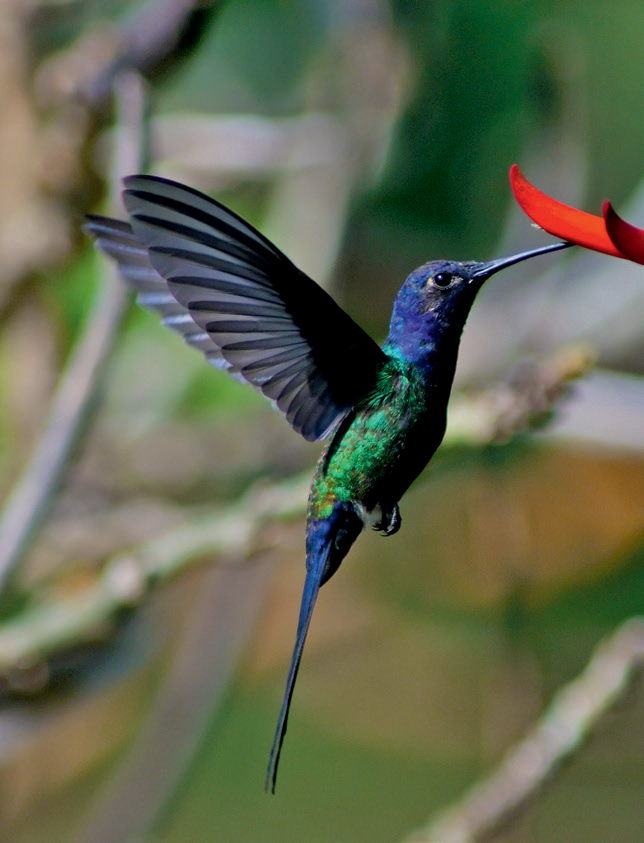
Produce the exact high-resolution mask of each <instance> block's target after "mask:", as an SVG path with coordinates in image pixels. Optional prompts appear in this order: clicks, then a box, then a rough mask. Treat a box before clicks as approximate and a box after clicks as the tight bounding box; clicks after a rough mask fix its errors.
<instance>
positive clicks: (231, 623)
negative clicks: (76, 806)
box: [74, 563, 272, 843]
mask: <svg viewBox="0 0 644 843" xmlns="http://www.w3.org/2000/svg"><path fill="white" fill-rule="evenodd" d="M271 571H272V566H270V565H267V564H265V563H260V564H253V565H247V566H244V567H243V568H240V567H230V566H226V567H217V568H211V569H209V570H206V571H204V575H203V576H202V578H201V580H200V583H199V594H198V596H197V598H196V599H195V600H194V602H193V604H192V606H191V611H190V616H189V618H188V620H187V623H186V624H185V625H184V627H183V628H182V630H181V634H180V638H179V641H178V642H177V646H176V647H175V648H174V654H173V658H172V663H171V665H170V667H169V670H168V671H167V674H166V676H165V677H164V681H163V685H162V687H161V689H160V691H159V694H158V696H157V699H156V700H155V703H154V706H153V707H152V710H151V711H150V713H149V714H148V715H147V716H146V719H145V724H144V726H143V729H142V732H141V734H140V735H139V736H138V738H137V739H136V742H135V744H134V746H133V747H132V749H131V751H130V752H129V753H128V756H127V757H126V758H125V760H124V762H123V763H122V764H121V765H119V767H118V770H117V771H116V773H115V775H114V777H113V779H112V781H110V782H109V783H108V785H107V787H106V788H105V790H104V792H103V793H101V794H100V796H99V801H98V804H97V805H96V806H95V807H94V808H93V810H91V811H90V815H89V818H88V820H87V822H86V824H85V825H84V826H83V827H82V829H81V832H80V834H79V835H78V837H76V838H74V839H75V840H76V841H77V843H113V841H115V840H144V839H148V836H151V837H154V830H155V827H156V826H157V825H158V824H159V821H160V819H161V816H162V813H163V811H164V808H165V806H167V805H168V802H169V800H170V799H171V797H172V795H173V793H174V792H175V791H176V788H177V786H178V785H179V784H180V782H181V779H182V776H183V775H184V774H185V772H186V767H187V766H188V764H189V763H190V760H191V759H192V758H193V757H194V754H195V751H196V750H197V748H198V747H199V745H200V742H201V740H202V738H203V733H204V731H205V729H206V728H207V726H208V724H209V722H210V721H211V718H212V715H213V711H214V710H215V708H216V707H217V706H218V704H219V703H220V701H221V699H222V697H223V693H224V691H225V689H226V687H227V686H228V684H229V682H230V680H231V677H232V674H233V672H234V669H235V665H236V664H237V661H238V660H239V657H240V655H241V654H242V652H243V651H244V645H245V643H246V641H247V639H248V637H249V635H250V634H251V632H252V630H253V628H254V626H255V624H256V622H257V620H258V616H259V610H260V607H261V605H262V603H263V601H264V598H265V596H266V585H267V578H268V576H269V574H270V572H271ZM187 689H189V692H188V693H187V692H186V691H187Z"/></svg>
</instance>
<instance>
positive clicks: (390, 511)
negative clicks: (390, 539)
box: [373, 502, 402, 536]
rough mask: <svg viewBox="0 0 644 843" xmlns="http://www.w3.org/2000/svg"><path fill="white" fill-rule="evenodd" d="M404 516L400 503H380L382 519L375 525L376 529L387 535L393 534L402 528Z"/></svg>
mask: <svg viewBox="0 0 644 843" xmlns="http://www.w3.org/2000/svg"><path fill="white" fill-rule="evenodd" d="M401 524H402V516H401V514H400V508H399V506H398V503H397V502H396V503H394V504H383V503H381V504H380V520H379V521H377V522H376V523H375V524H374V525H373V529H374V530H378V531H379V532H382V533H383V534H384V535H385V536H393V534H394V533H397V532H398V530H400V525H401Z"/></svg>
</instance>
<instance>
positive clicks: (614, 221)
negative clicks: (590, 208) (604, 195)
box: [603, 202, 644, 264]
mask: <svg viewBox="0 0 644 843" xmlns="http://www.w3.org/2000/svg"><path fill="white" fill-rule="evenodd" d="M603 210H604V222H605V223H606V231H607V232H608V236H609V237H610V239H611V240H612V241H613V243H614V244H615V247H616V248H617V249H618V250H619V251H620V252H621V253H622V254H623V255H625V256H626V257H627V258H628V259H629V260H631V261H634V262H635V263H642V264H644V230H643V229H641V228H636V227H635V226H634V225H631V224H630V223H628V222H626V220H623V219H622V218H621V217H620V216H619V214H618V213H617V211H615V209H614V208H613V206H612V205H611V204H610V202H604V209H603Z"/></svg>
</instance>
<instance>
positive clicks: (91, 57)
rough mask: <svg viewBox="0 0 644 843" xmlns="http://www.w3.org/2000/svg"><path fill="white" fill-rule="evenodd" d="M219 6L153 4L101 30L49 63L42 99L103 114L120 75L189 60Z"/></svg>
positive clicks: (183, 1) (212, 1) (201, 1)
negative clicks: (177, 58) (70, 102)
mask: <svg viewBox="0 0 644 843" xmlns="http://www.w3.org/2000/svg"><path fill="white" fill-rule="evenodd" d="M217 6H219V2H218V0H209V1H208V0H152V1H151V2H148V3H147V4H146V5H145V6H144V7H143V8H142V9H137V10H136V12H135V13H134V14H132V15H130V16H129V17H127V18H126V19H125V21H124V22H123V23H122V24H121V25H120V26H112V27H110V26H107V25H102V26H101V28H100V29H95V30H93V31H91V32H90V33H89V34H87V35H84V36H83V37H82V38H81V39H80V40H79V41H78V42H77V43H76V44H75V45H74V46H73V47H72V48H70V49H69V50H67V51H66V52H64V53H62V54H60V55H57V56H55V57H54V58H52V59H50V60H49V61H47V62H45V64H44V65H43V66H42V68H41V70H40V73H39V74H38V87H39V90H40V94H41V97H42V99H43V100H45V101H47V102H60V101H61V100H67V99H79V100H81V101H82V102H84V103H85V104H86V105H88V106H89V107H90V108H92V109H94V110H96V109H100V108H101V107H103V106H104V105H106V103H107V102H108V101H109V98H110V96H111V92H112V90H113V87H114V80H115V78H116V77H117V76H118V74H119V73H120V72H122V71H124V70H133V71H136V72H138V73H141V74H144V75H148V74H150V73H151V72H153V71H154V70H155V69H156V68H158V67H159V66H160V65H162V64H167V62H168V60H169V58H170V57H171V56H172V55H173V54H175V53H177V54H178V53H180V54H181V57H182V58H185V53H186V51H188V50H189V49H190V47H191V46H193V45H194V43H196V41H197V40H198V38H199V37H200V35H201V34H202V33H203V31H204V30H205V27H206V23H207V20H208V18H209V17H210V15H212V14H213V13H214V12H215V10H216V7H217ZM134 170H136V168H132V170H131V172H133V171H134Z"/></svg>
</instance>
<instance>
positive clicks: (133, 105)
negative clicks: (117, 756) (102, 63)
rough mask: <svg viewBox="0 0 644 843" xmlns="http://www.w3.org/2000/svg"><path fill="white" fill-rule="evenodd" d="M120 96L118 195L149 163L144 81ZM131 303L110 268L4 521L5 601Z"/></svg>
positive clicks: (131, 79)
mask: <svg viewBox="0 0 644 843" xmlns="http://www.w3.org/2000/svg"><path fill="white" fill-rule="evenodd" d="M116 97H117V105H118V111H119V125H120V127H121V138H122V139H121V142H120V144H119V147H118V153H117V156H116V161H115V174H114V178H113V187H112V194H113V195H116V191H117V185H118V183H119V180H120V177H121V176H122V175H125V174H127V173H129V172H132V171H133V170H136V171H138V170H139V169H140V165H141V164H142V161H143V158H144V155H143V152H142V144H143V142H144V141H143V138H144V133H143V121H144V116H145V110H146V98H145V95H144V91H143V88H142V86H141V81H140V78H139V77H136V76H134V75H132V74H127V75H123V76H122V77H121V78H120V82H119V84H118V86H117V90H116ZM126 301H127V295H126V292H125V288H124V286H123V284H122V283H121V282H120V280H119V278H118V277H117V274H116V271H115V270H113V269H112V268H107V267H106V269H105V275H104V277H103V279H102V281H101V283H100V286H99V290H98V294H97V297H96V300H95V302H94V305H93V308H92V311H91V313H90V315H89V317H88V319H87V322H86V325H85V327H84V329H83V334H82V336H81V337H80V339H79V341H78V343H77V344H76V347H75V349H74V351H73V353H72V355H71V358H70V360H69V362H68V363H67V366H66V368H65V370H64V372H63V373H62V374H61V376H60V379H59V382H58V385H57V387H56V392H55V394H54V396H53V399H52V402H51V408H50V411H49V418H48V420H47V422H46V424H45V429H44V431H43V433H42V435H41V437H40V439H39V441H38V442H37V444H36V446H35V448H34V451H33V453H32V455H31V458H30V460H29V462H28V463H27V465H26V467H25V469H24V471H23V473H22V475H21V477H20V478H19V479H18V481H17V483H16V484H15V486H14V488H13V490H12V491H11V493H10V495H9V498H8V500H7V501H6V503H5V506H4V510H3V512H2V515H1V516H0V596H1V595H2V594H3V593H4V591H5V589H6V588H7V584H8V582H9V581H10V579H11V577H12V576H13V574H14V572H15V570H16V568H17V566H18V564H19V563H20V560H21V559H22V557H23V555H24V553H25V551H26V550H27V547H28V545H29V542H30V540H31V538H32V537H33V535H34V532H35V530H36V529H37V528H38V526H39V525H40V523H41V522H42V519H43V518H44V517H45V515H46V513H47V511H48V509H49V507H50V505H51V503H52V497H53V493H54V492H55V490H56V488H57V487H58V485H59V484H60V482H61V479H62V476H63V472H64V470H65V468H66V466H67V463H68V461H69V457H70V454H71V452H72V450H73V448H74V447H75V446H76V445H77V444H78V441H79V438H80V436H81V433H82V431H83V429H84V428H85V427H86V425H87V422H88V419H89V415H90V408H91V405H92V398H93V397H94V396H95V394H96V390H97V387H98V384H99V381H100V378H101V374H102V372H103V370H104V367H105V363H106V361H107V359H108V355H109V352H110V350H111V348H112V345H113V341H114V338H115V335H116V331H117V328H118V325H119V323H120V320H121V315H122V313H123V309H124V307H125V304H126Z"/></svg>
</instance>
